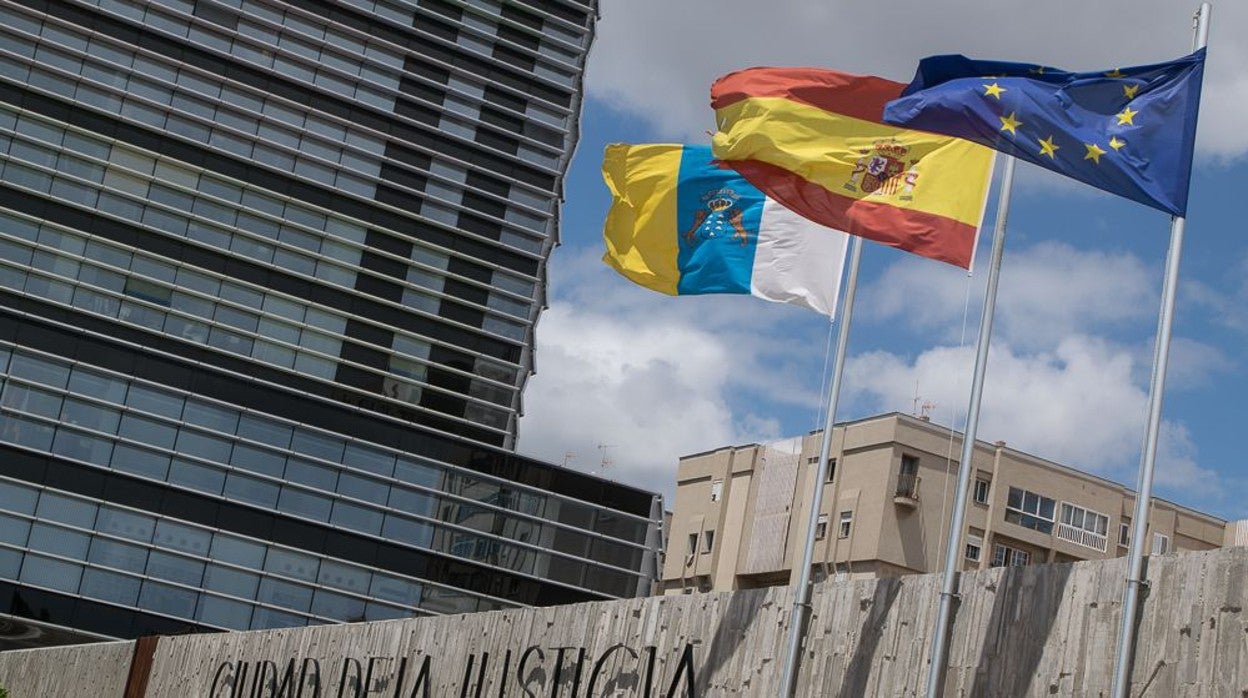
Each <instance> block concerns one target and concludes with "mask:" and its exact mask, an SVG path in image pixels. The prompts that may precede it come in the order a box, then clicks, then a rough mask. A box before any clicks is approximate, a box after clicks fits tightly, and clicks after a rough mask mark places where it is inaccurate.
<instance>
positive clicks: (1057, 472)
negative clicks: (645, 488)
mask: <svg viewBox="0 0 1248 698" xmlns="http://www.w3.org/2000/svg"><path fill="white" fill-rule="evenodd" d="M821 434H822V432H821V431H814V432H811V433H809V434H807V435H806V436H803V437H797V438H793V439H789V440H785V441H778V442H773V443H768V444H751V445H746V446H730V447H725V448H720V449H716V450H713V451H708V452H706V453H699V454H695V455H690V456H686V457H684V458H682V459H681V460H680V465H679V467H678V470H677V487H676V497H675V503H674V508H673V517H672V523H671V527H670V528H669V535H668V551H667V556H666V560H665V563H664V570H663V591H664V593H666V594H673V593H682V592H685V593H687V592H689V591H691V590H703V591H711V590H714V591H723V590H730V589H745V588H753V587H760V586H770V585H776V584H787V583H790V581H792V580H794V579H796V576H797V573H796V571H795V570H794V566H795V563H796V561H797V560H798V559H800V556H801V554H802V545H803V543H804V540H805V534H806V524H807V521H808V520H809V518H808V517H809V511H810V501H811V493H812V491H813V490H812V488H813V487H815V486H816V484H817V486H820V487H823V488H824V491H823V504H822V507H821V511H820V513H819V518H818V522H819V523H818V530H817V533H816V545H815V571H814V572H815V579H816V580H818V579H822V578H825V577H827V576H833V575H841V576H852V577H861V576H870V577H878V576H891V575H899V574H912V573H923V572H935V571H938V570H940V569H941V568H942V567H943V562H944V559H945V545H946V540H947V537H948V535H947V531H948V528H947V527H948V525H949V523H948V522H949V518H950V514H951V512H952V509H953V503H954V494H955V488H956V483H957V473H958V461H959V458H960V455H961V451H962V439H961V434H959V433H956V432H953V431H951V430H950V429H948V428H946V427H942V426H939V425H937V424H933V423H932V422H930V421H927V420H925V419H922V418H916V417H911V416H907V415H902V414H897V413H892V414H885V415H879V416H875V417H870V418H867V419H862V420H859V421H855V422H850V423H847V424H841V425H838V426H836V428H835V429H834V430H833V434H832V446H831V451H830V458H831V462H830V464H829V466H830V467H829V468H828V477H827V479H826V481H825V482H822V483H815V482H813V480H814V477H815V475H816V473H815V470H816V468H815V467H814V466H815V464H816V463H817V461H818V457H819V450H820V439H821ZM973 465H974V473H973V476H972V478H971V483H970V487H971V491H970V493H969V497H968V505H967V516H966V530H965V532H964V533H963V535H962V539H961V542H960V543H959V546H960V548H961V550H962V554H961V560H962V568H963V569H982V568H986V567H991V566H1001V565H1027V564H1037V563H1045V562H1070V561H1075V560H1090V559H1101V558H1110V557H1117V556H1120V555H1125V554H1126V552H1127V545H1128V543H1129V535H1130V532H1131V515H1132V513H1133V511H1134V508H1135V494H1134V492H1133V491H1132V490H1131V489H1130V488H1128V487H1126V486H1124V485H1121V484H1119V483H1116V482H1112V481H1110V480H1107V479H1105V478H1102V477H1098V476H1095V475H1091V474H1089V473H1085V472H1081V471H1079V470H1076V469H1074V468H1071V467H1068V466H1065V465H1061V464H1058V463H1054V462H1052V461H1048V460H1044V459H1042V458H1039V457H1036V456H1033V455H1030V454H1028V453H1023V452H1021V451H1018V450H1015V449H1011V448H1009V447H1008V446H1006V444H1005V443H1004V442H997V443H996V444H989V443H985V442H979V443H977V444H976V447H975V450H974V458H973ZM1147 535H1148V537H1149V546H1150V547H1149V551H1150V552H1151V553H1152V554H1165V553H1168V552H1171V551H1175V550H1208V549H1211V548H1216V547H1219V546H1221V545H1223V541H1224V539H1225V538H1226V537H1227V536H1228V535H1231V533H1230V529H1229V528H1228V525H1227V522H1226V521H1225V520H1223V519H1220V518H1218V517H1216V516H1211V515H1209V514H1205V513H1202V512H1199V511H1196V510H1193V509H1190V508H1188V507H1184V506H1181V505H1178V504H1175V503H1173V502H1168V501H1166V500H1162V499H1154V500H1153V505H1152V508H1151V511H1150V514H1149V524H1148V534H1147Z"/></svg>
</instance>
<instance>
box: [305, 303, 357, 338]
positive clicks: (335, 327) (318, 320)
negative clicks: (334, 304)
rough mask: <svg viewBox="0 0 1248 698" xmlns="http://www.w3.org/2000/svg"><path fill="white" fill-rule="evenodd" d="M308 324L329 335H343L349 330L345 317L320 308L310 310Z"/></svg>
mask: <svg viewBox="0 0 1248 698" xmlns="http://www.w3.org/2000/svg"><path fill="white" fill-rule="evenodd" d="M307 323H308V324H309V325H312V326H313V327H316V328H318V329H321V330H324V331H325V332H327V333H329V334H343V333H344V332H346V329H347V318H346V316H345V315H338V314H337V313H330V312H327V311H324V310H321V309H320V308H308V311H307Z"/></svg>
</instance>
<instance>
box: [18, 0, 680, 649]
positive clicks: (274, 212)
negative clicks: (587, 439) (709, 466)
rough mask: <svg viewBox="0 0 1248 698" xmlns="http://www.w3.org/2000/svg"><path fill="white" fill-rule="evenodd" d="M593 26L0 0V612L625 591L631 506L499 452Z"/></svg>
mask: <svg viewBox="0 0 1248 698" xmlns="http://www.w3.org/2000/svg"><path fill="white" fill-rule="evenodd" d="M595 5H596V3H594V2H592V1H587V2H582V1H579V0H520V1H516V0H470V1H463V2H452V1H450V0H342V1H337V2H335V1H330V0H300V1H299V2H283V1H282V0H219V1H218V0H152V1H140V0H0V164H2V165H3V172H2V173H0V378H2V379H3V387H2V392H0V510H3V514H2V515H0V580H2V581H0V613H6V614H8V615H9V616H10V617H11V618H25V619H30V620H33V621H38V622H39V623H41V624H42V625H39V626H38V627H35V625H33V624H32V623H30V622H26V621H23V622H22V628H24V629H25V630H23V632H32V633H35V634H38V632H41V631H40V630H39V628H43V629H44V630H43V631H46V633H47V636H48V637H51V636H52V635H53V634H55V633H54V632H53V631H52V630H48V628H49V627H50V626H63V627H65V628H69V629H76V630H77V631H81V632H87V633H96V634H100V635H105V636H113V637H125V636H135V635H139V634H142V633H148V632H174V631H179V630H185V629H199V628H259V627H273V626H285V625H302V624H306V623H316V622H329V621H339V620H354V619H373V618H389V617H395V616H404V615H409V614H412V613H448V612H461V611H474V610H484V609H492V608H500V607H506V606H516V605H525V604H552V603H563V602H570V601H580V600H588V599H600V598H611V597H619V596H633V595H636V594H638V593H649V591H650V588H651V582H652V580H653V577H654V576H655V575H656V571H655V569H654V565H655V557H656V555H657V553H658V550H657V548H658V542H657V536H658V526H659V520H660V519H661V507H659V506H658V504H657V498H656V497H655V496H654V495H651V494H650V493H646V492H642V491H640V490H634V489H631V488H628V487H624V486H621V485H617V484H613V483H610V482H606V481H602V480H599V479H595V478H592V477H589V476H586V475H581V474H577V473H574V472H568V471H566V470H563V469H560V468H557V467H555V466H551V465H547V464H543V463H539V462H536V461H533V460H531V459H527V458H523V457H518V456H516V455H515V454H514V453H512V452H510V450H509V449H511V448H512V447H513V443H514V440H515V433H516V417H517V414H518V412H519V409H520V396H521V391H522V389H523V387H524V383H525V380H526V378H527V376H528V375H529V373H530V371H531V369H532V364H533V357H532V342H533V326H534V324H535V323H536V320H537V317H538V314H539V312H540V309H541V307H542V305H543V302H544V294H545V261H546V258H547V255H548V254H549V253H550V251H551V248H552V247H553V245H554V243H555V238H556V233H557V214H558V200H559V197H560V192H561V189H562V176H563V173H564V171H565V169H566V166H567V163H568V159H569V157H570V154H571V152H572V149H573V147H574V145H575V140H576V135H577V119H578V115H579V109H580V100H581V96H580V81H581V73H582V69H583V66H584V59H585V55H586V51H587V49H588V47H589V44H590V41H591V39H592V36H593V27H594V22H595V20H596V12H597V11H596V6H595Z"/></svg>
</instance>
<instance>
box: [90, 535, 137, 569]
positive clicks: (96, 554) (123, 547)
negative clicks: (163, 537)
mask: <svg viewBox="0 0 1248 698" xmlns="http://www.w3.org/2000/svg"><path fill="white" fill-rule="evenodd" d="M87 559H88V560H89V561H90V562H92V563H94V564H97V565H104V566H105V567H115V568H117V569H122V570H128V571H130V572H140V573H141V572H142V571H143V569H144V568H145V567H147V550H146V549H144V548H140V547H138V546H137V545H130V544H129V543H121V542H119V541H114V540H107V539H104V538H96V539H95V540H93V541H91V551H90V553H88V555H87Z"/></svg>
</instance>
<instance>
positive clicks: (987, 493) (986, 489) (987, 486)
mask: <svg viewBox="0 0 1248 698" xmlns="http://www.w3.org/2000/svg"><path fill="white" fill-rule="evenodd" d="M981 490H982V496H981ZM991 494H992V480H986V479H984V478H980V477H977V478H975V484H974V485H973V487H972V489H971V497H972V499H973V500H974V502H975V503H976V504H987V503H988V499H989V498H990V497H991Z"/></svg>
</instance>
